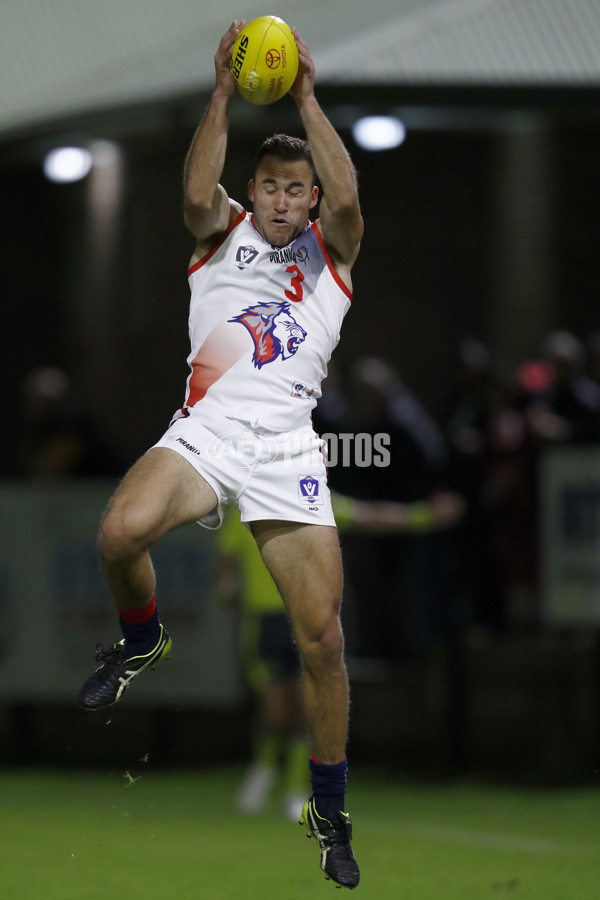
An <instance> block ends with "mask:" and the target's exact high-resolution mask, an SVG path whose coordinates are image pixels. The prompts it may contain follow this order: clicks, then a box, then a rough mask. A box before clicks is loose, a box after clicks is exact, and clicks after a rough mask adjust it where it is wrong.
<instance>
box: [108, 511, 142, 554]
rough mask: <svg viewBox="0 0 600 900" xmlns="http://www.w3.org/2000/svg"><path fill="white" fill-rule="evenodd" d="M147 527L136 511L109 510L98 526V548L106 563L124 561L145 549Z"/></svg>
mask: <svg viewBox="0 0 600 900" xmlns="http://www.w3.org/2000/svg"><path fill="white" fill-rule="evenodd" d="M146 535H147V527H146V524H145V522H144V519H143V517H142V516H141V515H140V513H139V511H138V510H135V509H132V510H131V511H128V510H126V509H120V510H118V509H112V510H109V511H108V512H107V513H106V515H105V517H104V519H103V521H102V524H101V526H100V531H99V534H98V547H99V549H100V555H101V556H102V558H103V559H104V560H106V561H109V562H110V561H116V560H119V559H126V558H128V557H130V556H133V555H135V554H136V553H138V552H139V551H140V550H143V549H145V545H146V544H147V537H146Z"/></svg>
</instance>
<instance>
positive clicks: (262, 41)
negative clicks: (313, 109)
mask: <svg viewBox="0 0 600 900" xmlns="http://www.w3.org/2000/svg"><path fill="white" fill-rule="evenodd" d="M231 73H232V75H233V77H234V78H235V82H236V84H237V86H238V90H239V92H240V94H241V95H242V97H244V99H245V100H248V101H249V102H250V103H254V104H256V105H257V106H264V105H266V104H267V103H274V102H275V101H276V100H279V99H280V98H281V97H283V95H284V94H287V92H288V91H289V89H290V88H291V86H292V85H293V83H294V81H295V79H296V75H297V73H298V47H297V46H296V41H295V40H294V35H293V34H292V32H291V30H290V27H289V25H286V23H285V22H284V21H283V19H280V18H279V17H278V16H260V17H259V18H258V19H253V20H252V21H251V22H248V24H247V25H244V27H243V28H242V30H241V31H240V33H239V34H238V36H237V38H236V40H235V44H234V45H233V50H232V53H231Z"/></svg>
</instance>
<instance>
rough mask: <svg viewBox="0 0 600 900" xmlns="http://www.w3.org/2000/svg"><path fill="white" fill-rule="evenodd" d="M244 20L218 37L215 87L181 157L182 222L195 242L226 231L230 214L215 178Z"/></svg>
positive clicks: (220, 169)
mask: <svg viewBox="0 0 600 900" xmlns="http://www.w3.org/2000/svg"><path fill="white" fill-rule="evenodd" d="M244 24H245V23H244V21H242V22H239V23H238V22H237V21H235V20H234V21H233V22H232V24H231V25H230V27H229V28H228V30H227V31H226V32H225V34H224V35H223V37H222V38H221V41H220V43H219V47H218V50H217V52H216V54H215V89H214V91H213V94H212V97H211V100H210V103H209V105H208V109H207V110H206V113H205V115H204V118H203V119H202V122H201V123H200V125H199V126H198V130H197V131H196V134H195V135H194V139H193V141H192V144H191V147H190V149H189V151H188V155H187V158H186V161H185V169H184V216H185V224H186V225H187V227H188V228H189V230H190V231H191V232H192V234H194V235H195V236H196V238H197V239H198V243H199V244H201V243H202V242H203V241H205V240H207V239H208V238H211V237H212V236H213V235H216V234H219V233H220V232H223V231H226V230H227V228H228V226H229V222H230V219H231V218H232V215H233V214H234V213H232V207H231V204H230V202H229V198H228V196H227V193H226V191H225V189H224V188H223V187H222V186H221V185H220V184H219V179H220V178H221V174H222V172H223V166H224V165H225V152H226V150H227V131H228V126H229V107H230V104H231V98H232V96H233V94H234V93H235V91H236V86H235V81H234V80H233V76H232V75H231V71H230V68H229V62H230V59H231V48H232V47H233V44H234V42H235V39H236V37H237V35H238V33H239V32H240V31H241V29H242V28H243V26H244Z"/></svg>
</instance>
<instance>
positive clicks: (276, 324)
mask: <svg viewBox="0 0 600 900" xmlns="http://www.w3.org/2000/svg"><path fill="white" fill-rule="evenodd" d="M228 321H229V322H239V323H240V324H241V325H243V326H244V328H246V329H247V330H248V331H249V332H250V335H251V337H252V340H253V341H254V353H253V355H252V362H253V363H254V365H255V367H256V368H257V369H262V367H263V366H264V365H265V364H266V363H270V362H273V361H274V360H276V359H277V357H279V356H280V357H281V358H282V359H289V358H290V357H291V356H293V355H294V354H295V353H296V351H297V349H298V347H299V346H300V344H301V343H302V342H303V341H304V340H305V339H306V331H305V330H304V328H302V327H301V326H300V325H298V323H297V322H296V320H295V319H294V317H293V316H292V315H291V314H290V304H289V303H279V302H275V301H273V302H271V303H258V304H257V305H256V306H247V307H246V309H245V310H244V311H243V312H241V313H240V314H239V316H234V317H233V319H228Z"/></svg>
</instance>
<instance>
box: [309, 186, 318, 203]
mask: <svg viewBox="0 0 600 900" xmlns="http://www.w3.org/2000/svg"><path fill="white" fill-rule="evenodd" d="M318 199H319V188H318V187H317V185H316V184H315V185H313V189H312V191H311V192H310V206H309V207H308V208H309V209H312V208H313V207H314V206H316V205H317V201H318Z"/></svg>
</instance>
